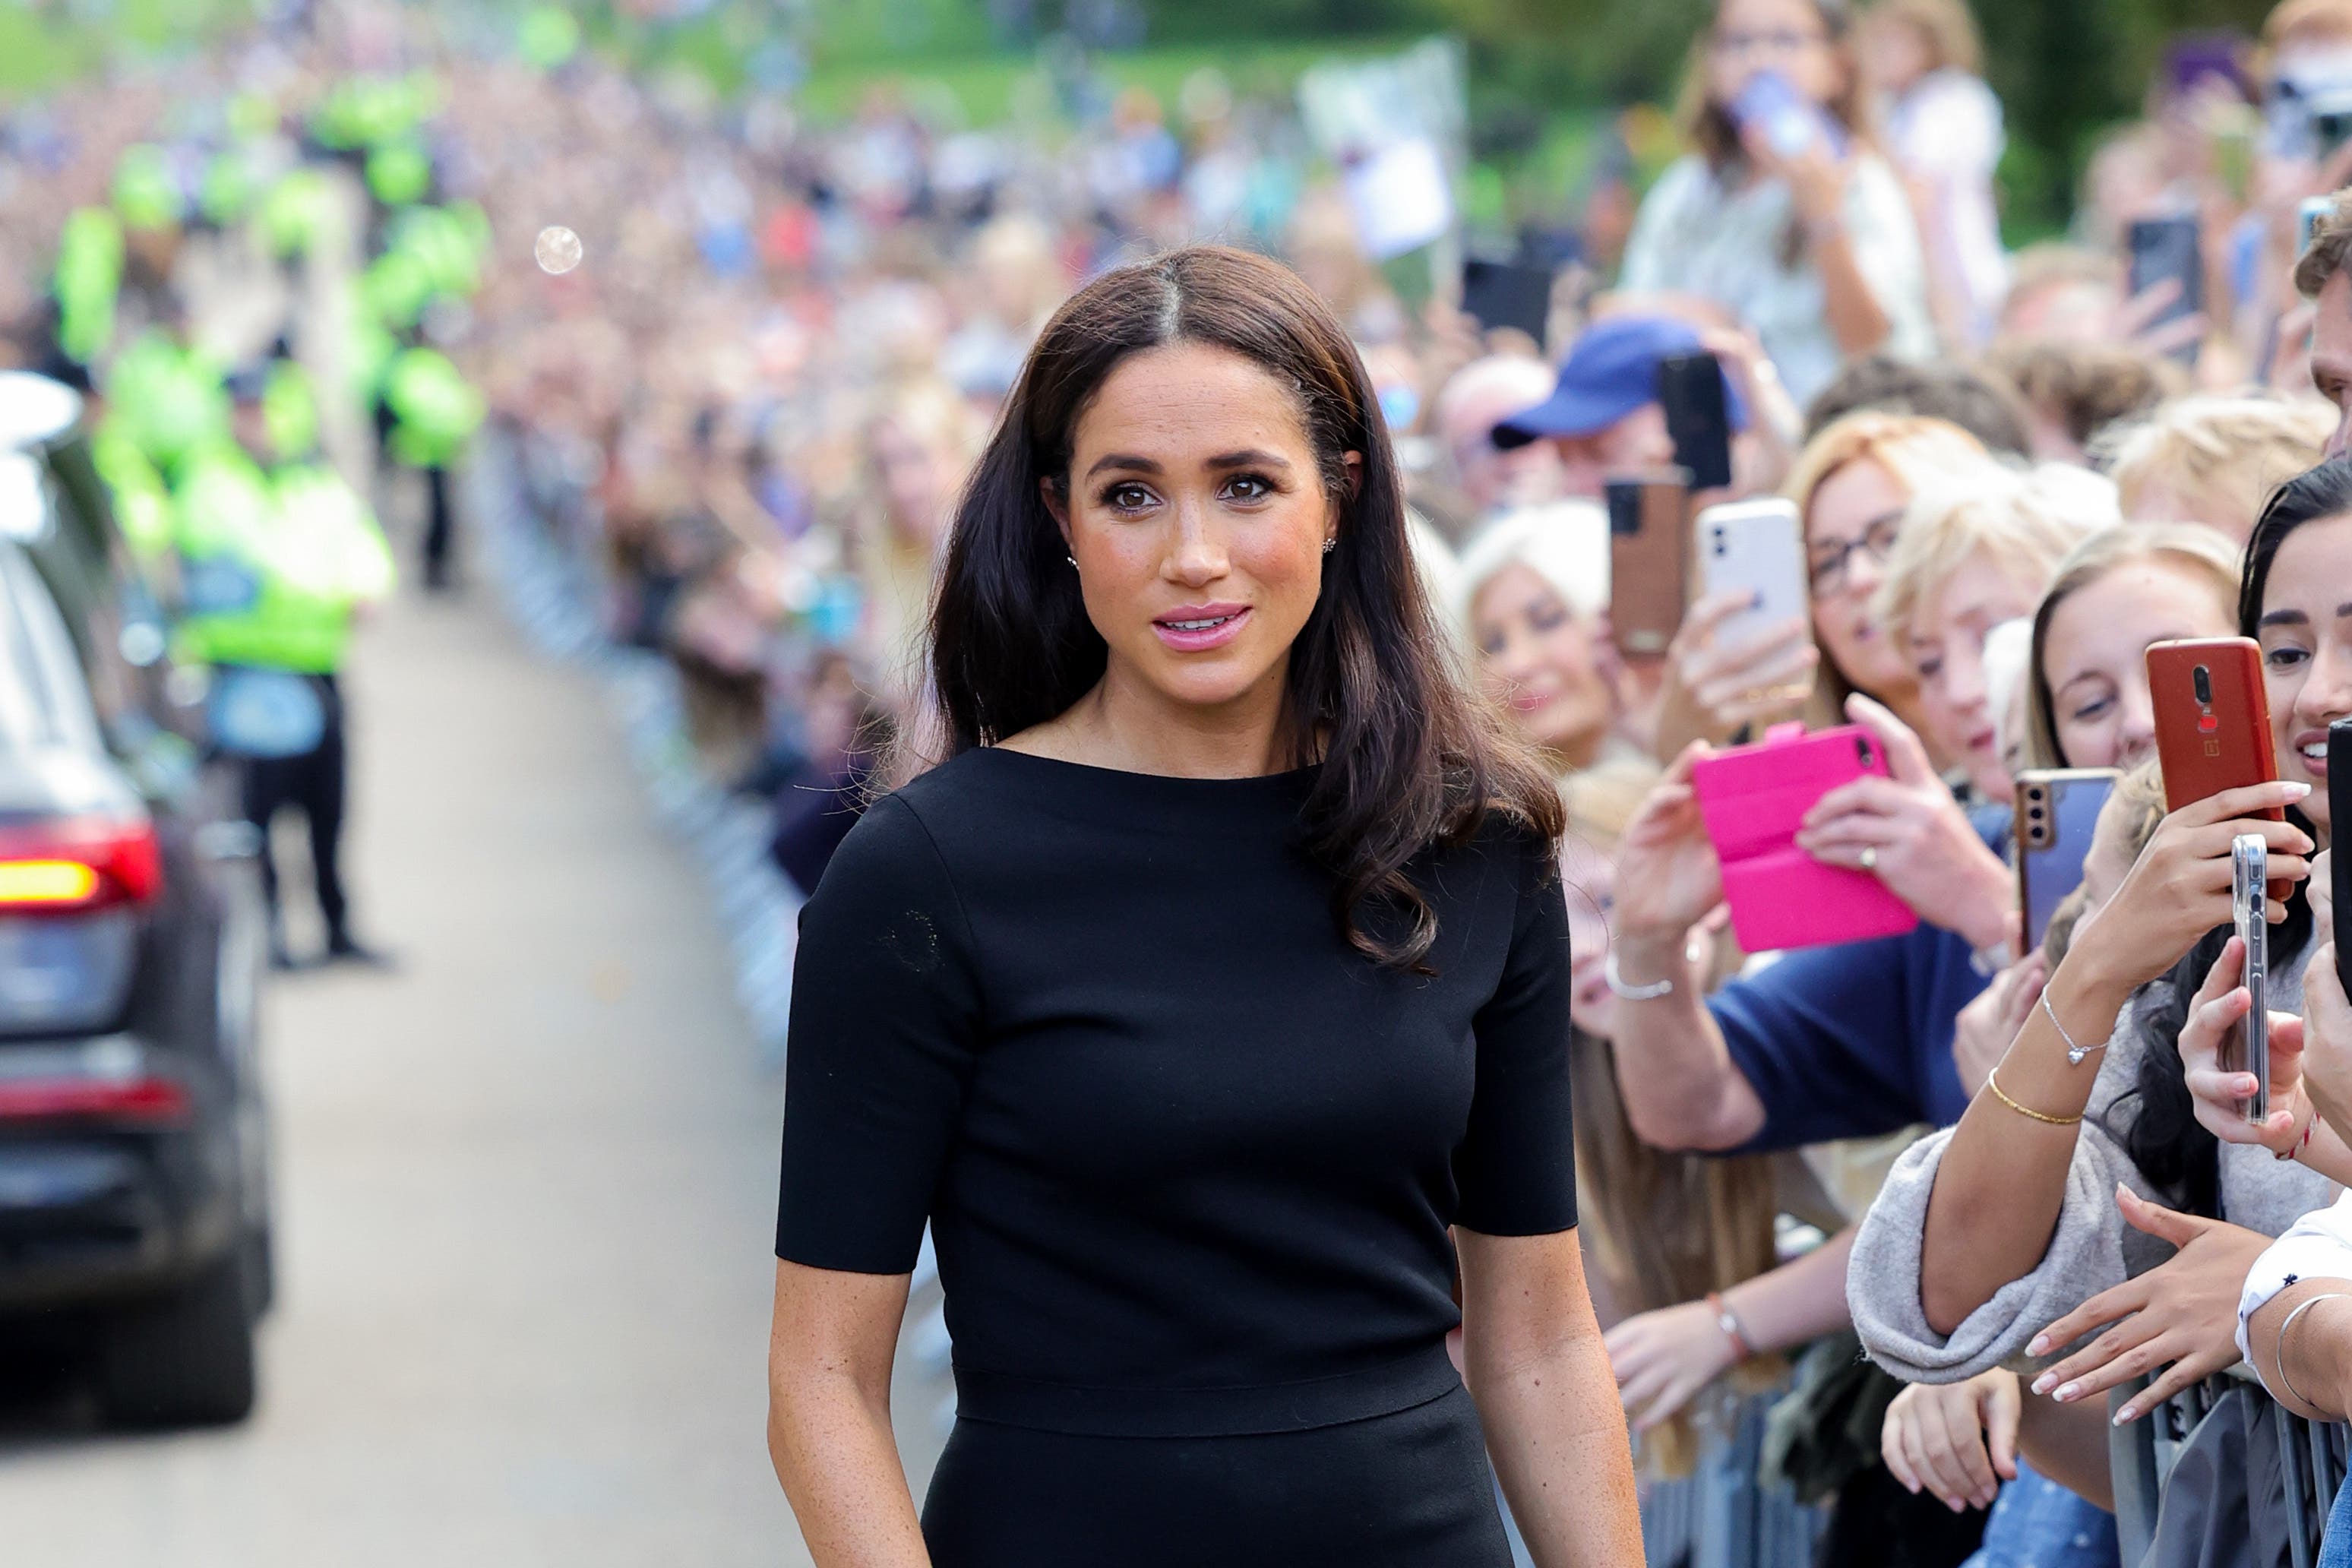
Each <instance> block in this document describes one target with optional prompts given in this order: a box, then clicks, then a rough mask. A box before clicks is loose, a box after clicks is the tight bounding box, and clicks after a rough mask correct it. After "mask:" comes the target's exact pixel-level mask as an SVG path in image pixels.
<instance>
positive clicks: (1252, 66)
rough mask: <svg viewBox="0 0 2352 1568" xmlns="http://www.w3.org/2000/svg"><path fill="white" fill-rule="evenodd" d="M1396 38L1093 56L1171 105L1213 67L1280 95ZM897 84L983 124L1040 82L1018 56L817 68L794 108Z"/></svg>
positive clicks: (833, 107)
mask: <svg viewBox="0 0 2352 1568" xmlns="http://www.w3.org/2000/svg"><path fill="white" fill-rule="evenodd" d="M1403 42H1404V41H1403V40H1392V39H1363V38H1349V39H1347V40H1345V41H1342V42H1320V41H1313V40H1309V41H1306V42H1298V41H1292V40H1284V41H1280V42H1274V43H1262V44H1256V45H1236V46H1234V47H1227V48H1218V47H1213V46H1206V45H1187V46H1170V47H1163V48H1147V49H1137V50H1133V51H1131V52H1125V53H1118V54H1105V55H1099V56H1097V57H1096V62H1097V65H1098V66H1099V67H1100V68H1101V69H1102V71H1103V74H1104V75H1105V76H1107V77H1108V78H1109V79H1111V80H1112V81H1113V82H1115V83H1117V84H1118V86H1119V87H1121V88H1128V87H1142V88H1147V89H1150V91H1151V93H1152V94H1153V96H1155V97H1156V98H1158V99H1159V100H1160V102H1161V103H1163V104H1167V105H1171V107H1172V105H1173V104H1174V102H1175V99H1176V94H1177V92H1178V90H1179V89H1181V88H1182V86H1183V85H1184V82H1185V79H1187V78H1189V77H1191V76H1192V74H1193V73H1194V72H1195V71H1198V70H1201V69H1202V68H1210V67H1213V68H1216V69H1217V70H1220V71H1222V72H1223V73H1224V76H1225V79H1226V81H1227V82H1228V83H1229V84H1230V85H1231V86H1232V88H1233V89H1234V91H1235V92H1236V93H1238V94H1241V95H1244V96H1250V95H1257V94H1267V93H1272V94H1277V95H1283V96H1286V95H1287V94H1288V93H1289V91H1290V89H1291V88H1292V86H1293V85H1294V84H1295V83H1296V82H1297V79H1298V78H1299V76H1300V74H1301V73H1303V72H1304V71H1305V70H1306V69H1307V68H1308V67H1309V66H1312V65H1316V64H1318V63H1319V62H1321V61H1324V60H1330V59H1360V58H1365V57H1367V56H1371V55H1383V54H1391V53H1393V52H1394V51H1395V50H1397V49H1398V48H1401V47H1403ZM885 82H887V83H897V84H899V85H901V86H903V87H904V88H905V89H907V90H908V92H910V93H915V94H919V95H921V96H923V97H926V98H929V99H932V100H943V101H945V102H949V103H952V104H954V105H955V106H956V108H957V110H958V111H959V112H960V113H961V116H962V118H963V120H964V122H965V123H966V124H971V125H988V124H992V123H995V122H997V121H1003V120H1004V119H1006V118H1008V117H1009V116H1010V115H1011V114H1012V113H1013V110H1014V108H1015V106H1016V104H1018V103H1019V102H1020V101H1021V100H1022V99H1023V97H1024V93H1040V92H1042V91H1043V89H1044V83H1043V81H1042V79H1041V78H1040V75H1039V72H1038V68H1037V62H1036V60H1035V59H1034V58H1032V57H1030V56H1025V55H979V56H964V57H961V58H944V59H929V60H926V59H908V60H893V61H887V62H870V63H862V64H858V65H854V66H841V67H832V68H826V67H820V68H818V69H816V70H815V71H814V72H813V73H811V75H810V77H809V79H808V82H807V84H806V86H805V87H804V88H803V89H802V92H801V107H802V108H803V110H804V111H805V112H806V113H807V114H808V115H809V116H810V117H811V118H812V119H815V120H820V121H824V120H835V119H839V118H841V117H843V116H845V115H847V114H849V113H851V112H853V111H854V110H856V107H857V103H858V100H859V99H861V98H862V97H864V96H865V94H866V89H868V88H870V87H872V86H874V85H876V84H877V83H885Z"/></svg>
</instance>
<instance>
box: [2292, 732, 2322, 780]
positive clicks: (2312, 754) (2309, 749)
mask: <svg viewBox="0 0 2352 1568" xmlns="http://www.w3.org/2000/svg"><path fill="white" fill-rule="evenodd" d="M2291 750H2292V751H2293V752H2294V760H2295V762H2296V763H2297V764H2298V765H2300V766H2301V767H2302V769H2303V771H2304V772H2305V773H2309V774H2310V775H2311V776H2312V777H2313V778H2314V779H2315V780H2317V781H2319V782H2320V783H2323V784H2324V783H2326V780H2327V731H2325V730H2305V731H2301V732H2300V733H2298V734H2297V735H2296V736H2295V738H2294V746H2293V747H2292V748H2291Z"/></svg>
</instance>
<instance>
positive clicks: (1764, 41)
mask: <svg viewBox="0 0 2352 1568" xmlns="http://www.w3.org/2000/svg"><path fill="white" fill-rule="evenodd" d="M1827 42H1829V35H1828V34H1826V33H1821V32H1811V33H1807V32H1800V31H1799V30H1797V29H1796V28H1794V27H1759V28H1756V29H1754V30H1752V31H1751V30H1747V29H1742V30H1740V31H1737V32H1727V33H1717V34H1716V35H1715V37H1714V40H1713V43H1712V46H1711V47H1713V48H1714V50H1715V52H1716V53H1717V54H1718V55H1764V54H1771V55H1795V54H1802V53H1803V52H1804V51H1805V50H1807V49H1810V48H1811V47H1813V46H1814V45H1816V44H1825V43H1827Z"/></svg>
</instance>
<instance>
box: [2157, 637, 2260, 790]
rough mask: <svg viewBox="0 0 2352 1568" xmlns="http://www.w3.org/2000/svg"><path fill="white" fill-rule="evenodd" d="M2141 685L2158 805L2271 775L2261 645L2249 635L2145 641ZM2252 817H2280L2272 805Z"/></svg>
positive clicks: (2251, 781)
mask: <svg viewBox="0 0 2352 1568" xmlns="http://www.w3.org/2000/svg"><path fill="white" fill-rule="evenodd" d="M2147 688H2148V695H2149V697H2150V699H2151V700H2153V702H2154V703H2155V707H2156V756H2157V763H2158V766H2159V767H2161V768H2162V769H2163V771H2164V805H2165V809H2166V810H2168V811H2179V809H2180V808H2181V807H2182V806H2184V805H2190V804H2192V803H2194V802H2196V801H2200V800H2210V799H2211V798H2212V797H2213V796H2214V795H2220V794H2221V792H2222V791H2224V790H2232V789H2240V788H2242V787H2244V786H2245V785H2247V784H2268V783H2270V782H2271V781H2272V780H2273V779H2275V778H2277V777H2278V756H2277V753H2276V752H2274V751H2273V749H2272V746H2271V705H2270V697H2269V694H2268V693H2267V692H2266V691H2265V690H2264V689H2263V650H2262V648H2261V647H2259V646H2258V645H2257V644H2256V643H2255V642H2254V640H2253V638H2252V637H2201V638H2198V639H2196V640H2194V641H2189V642H2160V643H2154V644H2151V645H2150V646H2149V647H2148V650H2147ZM2260 815H2262V816H2266V817H2268V818H2270V819H2271V820H2272V821H2273V822H2284V821H2285V820H2286V813H2285V812H2284V811H2282V810H2280V809H2279V808H2277V807H2275V806H2273V807H2272V808H2271V809H2270V810H2268V811H2264V812H2263V813H2261V814H2260Z"/></svg>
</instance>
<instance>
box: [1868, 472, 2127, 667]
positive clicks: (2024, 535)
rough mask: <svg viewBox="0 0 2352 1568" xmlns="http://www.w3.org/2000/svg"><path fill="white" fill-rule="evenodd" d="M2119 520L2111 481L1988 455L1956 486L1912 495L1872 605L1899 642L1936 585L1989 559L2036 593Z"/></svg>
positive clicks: (1900, 643)
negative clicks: (2026, 467) (2021, 467)
mask: <svg viewBox="0 0 2352 1568" xmlns="http://www.w3.org/2000/svg"><path fill="white" fill-rule="evenodd" d="M2119 521H2122V517H2121V514H2120V513H2119V512H2118V511H2117V510H2116V488H2115V486H2114V484H2113V483H2111V482H2110V481H2108V480H2106V479H2101V478H2100V477H2099V476H2098V475H2096V474H2092V473H2087V472H2085V471H2084V470H2083V469H2081V468H2065V467H2063V466H2061V465H2059V464H2055V463H2050V464H2045V465H2043V466H2042V467H2041V468H2035V469H2033V470H2032V471H2031V472H2027V473H2020V472H2018V471H2017V470H2015V469H2013V468H2003V467H2002V466H2001V465H2000V464H1999V463H1995V462H1992V461H1990V459H1988V460H1987V461H1986V462H1985V463H1983V464H1982V465H1980V466H1979V468H1978V469H1977V471H1976V472H1975V473H1973V474H1972V475H1970V476H1969V477H1968V478H1967V479H1964V480H1963V481H1961V482H1960V483H1958V484H1955V485H1950V486H1947V487H1943V488H1941V489H1937V490H1934V491H1930V492H1927V493H1925V494H1922V495H1920V496H1918V497H1916V499H1914V500H1913V501H1912V503H1911V510H1909V511H1908V512H1906V513H1905V514H1904V518H1903V531H1902V532H1901V534H1900V535H1899V536H1897V538H1896V539H1895V554H1894V558H1893V559H1892V560H1890V561H1888V562H1887V563H1886V581H1885V584H1882V585H1881V586H1880V588H1879V590H1878V602H1877V604H1876V605H1874V612H1875V614H1876V615H1877V616H1878V624H1879V625H1880V626H1883V627H1885V635H1886V636H1887V637H1889V638H1891V639H1892V640H1893V641H1894V643H1895V646H1896V647H1904V646H1905V645H1906V644H1907V643H1908V642H1909V641H1910V639H1911V628H1912V624H1913V622H1914V621H1915V620H1916V618H1917V616H1918V614H1919V610H1920V606H1921V605H1924V604H1925V603H1926V602H1927V599H1928V597H1929V595H1930V594H1931V593H1932V592H1933V590H1934V588H1935V585H1936V584H1939V583H1941V582H1942V581H1943V580H1944V579H1945V578H1947V577H1948V576H1950V575H1951V574H1953V573H1954V572H1956V571H1958V569H1959V567H1960V566H1961V565H1962V564H1964V563H1967V562H1969V561H1971V560H1974V559H1975V558H1977V557H1978V556H1980V555H1981V556H1985V557H1988V558H1990V559H1991V560H1993V561H1994V562H1996V563H2000V565H2002V566H2003V567H2005V568H2007V569H2009V570H2011V571H2012V572H2014V573H2016V574H2018V575H2019V576H2021V577H2023V578H2027V579H2030V580H2031V581H2032V584H2033V586H2034V588H2035V589H2036V590H2037V591H2038V590H2040V589H2041V587H2042V585H2043V584H2046V583H2047V582H2049V580H2050V579H2051V577H2052V576H2053V575H2054V574H2056V572H2057V570H2058V565H2059V563H2060V562H2062V561H2063V560H2064V559H2065V558H2066V556H2067V554H2068V552H2071V551H2072V550H2073V549H2074V546H2075V545H2077V544H2078V543H2080V542H2082V540H2083V539H2084V536H2085V535H2087V534H2089V533H2092V532H2094V531H2096V530H2098V529H2102V528H2111V527H2113V526H2115V525H2116V523H2117V522H2119Z"/></svg>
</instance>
